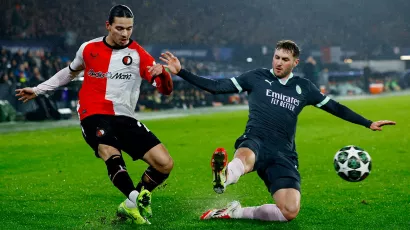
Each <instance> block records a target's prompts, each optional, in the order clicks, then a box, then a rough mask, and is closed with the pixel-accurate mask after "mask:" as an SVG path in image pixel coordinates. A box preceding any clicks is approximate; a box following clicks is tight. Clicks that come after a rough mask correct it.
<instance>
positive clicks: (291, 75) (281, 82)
mask: <svg viewBox="0 0 410 230" xmlns="http://www.w3.org/2000/svg"><path fill="white" fill-rule="evenodd" d="M270 73H271V74H272V75H273V76H274V77H276V75H275V73H274V72H273V69H270ZM292 77H293V73H292V72H291V73H290V75H289V77H288V79H286V81H285V82H283V81H282V80H281V79H280V78H278V77H276V78H277V79H278V81H279V83H280V84H282V85H286V83H288V81H289V79H291V78H292Z"/></svg>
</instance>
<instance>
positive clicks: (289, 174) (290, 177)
mask: <svg viewBox="0 0 410 230" xmlns="http://www.w3.org/2000/svg"><path fill="white" fill-rule="evenodd" d="M267 140H269V139H268V138H266V139H265V138H263V136H260V135H256V134H255V133H251V132H245V133H244V134H243V135H242V136H240V137H239V138H238V139H237V140H236V142H235V149H238V148H243V147H246V148H249V149H251V150H252V151H253V152H254V153H255V155H256V162H255V165H254V168H253V170H254V171H257V173H258V175H259V177H260V178H261V179H262V180H263V181H264V182H265V185H266V187H267V188H268V191H269V192H270V193H271V194H272V195H273V194H274V193H275V192H276V191H278V190H279V189H283V188H294V189H297V190H298V191H300V182H301V179H300V174H299V171H298V168H299V162H298V158H297V154H296V153H295V152H290V151H286V150H283V149H280V148H279V147H278V146H277V145H275V143H271V141H267Z"/></svg>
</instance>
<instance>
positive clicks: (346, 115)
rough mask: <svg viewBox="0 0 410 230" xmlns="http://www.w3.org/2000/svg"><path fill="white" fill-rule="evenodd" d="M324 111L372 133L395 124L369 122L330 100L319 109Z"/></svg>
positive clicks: (386, 121)
mask: <svg viewBox="0 0 410 230" xmlns="http://www.w3.org/2000/svg"><path fill="white" fill-rule="evenodd" d="M320 108H321V109H323V110H324V111H326V112H328V113H331V114H333V115H335V116H337V117H339V118H341V119H343V120H346V121H349V122H351V123H354V124H358V125H362V126H365V127H367V128H369V129H371V130H373V131H381V130H382V126H385V125H395V124H396V122H394V121H388V120H382V121H375V122H373V121H371V120H368V119H366V118H364V117H363V116H361V115H359V114H357V113H356V112H354V111H352V110H351V109H349V108H348V107H346V106H344V105H342V104H339V103H338V102H336V101H334V100H332V99H330V100H329V101H328V102H327V103H326V104H324V105H323V106H321V107H320Z"/></svg>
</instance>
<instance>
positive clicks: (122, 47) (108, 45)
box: [103, 36, 132, 50]
mask: <svg viewBox="0 0 410 230" xmlns="http://www.w3.org/2000/svg"><path fill="white" fill-rule="evenodd" d="M106 39H107V36H104V38H103V42H104V45H106V46H107V47H108V48H110V49H114V50H120V49H124V48H127V47H128V46H130V45H131V43H132V39H131V38H130V39H129V42H128V44H127V45H125V46H112V45H110V44H108V43H107V41H106Z"/></svg>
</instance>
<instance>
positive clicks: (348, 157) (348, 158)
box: [333, 145, 372, 182]
mask: <svg viewBox="0 0 410 230" xmlns="http://www.w3.org/2000/svg"><path fill="white" fill-rule="evenodd" d="M333 164H334V167H335V170H336V173H337V174H338V175H339V176H340V177H341V178H343V179H344V180H347V181H350V182H358V181H362V180H364V179H366V177H367V176H369V174H370V170H371V169H372V159H371V157H370V155H369V153H367V152H366V151H365V150H364V149H362V148H360V147H358V146H354V145H348V146H345V147H343V148H341V149H340V150H339V151H337V153H336V155H335V157H334V160H333Z"/></svg>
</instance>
